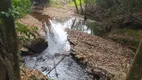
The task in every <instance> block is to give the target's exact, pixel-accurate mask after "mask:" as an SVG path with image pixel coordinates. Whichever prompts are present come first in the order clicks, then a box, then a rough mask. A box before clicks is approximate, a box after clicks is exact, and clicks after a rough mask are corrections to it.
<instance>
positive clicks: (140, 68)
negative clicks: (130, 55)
mask: <svg viewBox="0 0 142 80" xmlns="http://www.w3.org/2000/svg"><path fill="white" fill-rule="evenodd" d="M141 60H142V40H141V41H140V43H139V47H138V49H137V52H136V55H135V58H134V61H133V63H132V65H131V67H130V69H129V73H128V75H127V79H126V80H141V79H142V75H141V74H142V61H141Z"/></svg>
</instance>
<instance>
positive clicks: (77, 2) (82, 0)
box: [68, 0, 85, 7]
mask: <svg viewBox="0 0 142 80" xmlns="http://www.w3.org/2000/svg"><path fill="white" fill-rule="evenodd" d="M81 2H82V5H83V4H85V0H81ZM76 4H77V6H78V7H80V0H76ZM68 6H75V4H74V2H73V0H72V1H71V3H69V4H68Z"/></svg>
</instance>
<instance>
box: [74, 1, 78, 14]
mask: <svg viewBox="0 0 142 80" xmlns="http://www.w3.org/2000/svg"><path fill="white" fill-rule="evenodd" d="M73 1H74V5H75V7H76V11H77V13H79V10H78V6H77V3H76V0H73Z"/></svg>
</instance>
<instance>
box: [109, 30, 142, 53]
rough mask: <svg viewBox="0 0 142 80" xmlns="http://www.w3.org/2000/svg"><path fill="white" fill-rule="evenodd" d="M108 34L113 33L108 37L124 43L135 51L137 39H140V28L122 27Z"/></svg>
mask: <svg viewBox="0 0 142 80" xmlns="http://www.w3.org/2000/svg"><path fill="white" fill-rule="evenodd" d="M110 34H111V35H113V36H111V37H110V38H111V39H112V40H114V41H116V42H118V43H120V44H123V45H126V46H127V47H129V48H131V49H132V50H134V51H136V49H137V47H138V44H139V41H140V40H141V39H142V29H139V30H135V29H130V28H123V29H117V30H113V31H112V32H111V33H110Z"/></svg>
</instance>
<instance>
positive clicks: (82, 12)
mask: <svg viewBox="0 0 142 80" xmlns="http://www.w3.org/2000/svg"><path fill="white" fill-rule="evenodd" d="M80 9H81V14H83V13H84V12H83V8H82V1H81V0H80Z"/></svg>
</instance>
